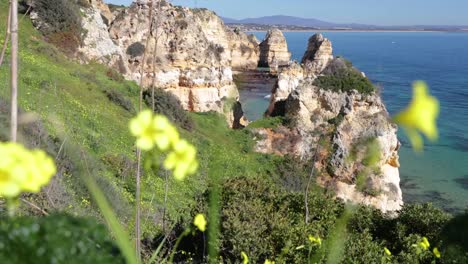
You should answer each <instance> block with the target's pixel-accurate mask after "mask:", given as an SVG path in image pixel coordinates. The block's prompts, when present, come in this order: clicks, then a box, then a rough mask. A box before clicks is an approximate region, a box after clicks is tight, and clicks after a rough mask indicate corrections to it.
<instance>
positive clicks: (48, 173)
mask: <svg viewBox="0 0 468 264" xmlns="http://www.w3.org/2000/svg"><path fill="white" fill-rule="evenodd" d="M26 162H27V163H29V164H35V166H29V167H28V170H29V171H28V174H27V179H26V180H25V181H24V182H23V190H25V191H28V192H39V191H40V189H41V187H42V186H43V185H46V184H47V183H48V182H49V181H50V179H51V178H52V176H53V175H55V173H56V172H57V171H56V168H55V164H54V161H53V160H52V159H51V158H50V157H49V156H47V154H45V152H43V151H41V150H35V151H33V152H31V153H30V156H29V157H27V161H26Z"/></svg>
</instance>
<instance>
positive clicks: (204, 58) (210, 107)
mask: <svg viewBox="0 0 468 264" xmlns="http://www.w3.org/2000/svg"><path fill="white" fill-rule="evenodd" d="M151 8H153V16H154V19H153V21H152V22H151V21H149V18H150V10H151ZM150 24H151V31H150V32H149V26H150ZM109 32H110V36H111V38H112V40H113V41H114V42H115V43H116V44H117V45H118V46H119V47H120V48H121V49H122V50H123V51H124V53H125V57H126V59H125V63H126V64H127V66H128V69H129V71H128V72H124V75H125V76H126V77H127V78H128V79H131V80H135V81H137V82H140V80H141V79H142V77H143V86H144V87H150V86H152V85H153V84H154V85H155V86H156V87H158V88H163V89H165V90H167V91H169V92H171V93H173V94H174V95H176V96H177V97H178V98H179V100H180V102H181V104H182V106H183V107H184V108H185V109H187V110H190V111H195V112H208V111H217V112H224V111H225V107H224V101H225V100H227V99H229V98H232V99H234V100H238V97H239V94H238V91H237V87H236V86H235V84H234V82H233V77H232V67H233V66H235V67H239V68H245V67H249V66H248V65H249V64H252V62H249V60H248V59H246V60H245V61H246V62H245V64H244V65H243V64H242V62H241V60H242V59H244V58H251V60H254V61H255V60H257V59H256V57H257V55H256V54H257V53H258V52H257V49H256V47H255V44H254V40H252V39H251V38H249V37H247V36H246V35H245V34H244V33H240V32H237V33H234V32H231V31H229V30H227V29H226V28H225V26H224V24H223V22H222V20H221V19H220V18H219V17H218V16H216V14H215V13H213V12H211V11H208V10H206V9H189V8H185V7H178V6H173V5H171V4H170V3H168V2H166V1H162V2H161V5H159V2H157V1H155V4H154V5H153V4H152V1H148V0H146V1H145V0H139V1H135V2H134V3H133V4H132V5H131V6H130V7H129V8H127V9H125V10H124V11H122V12H121V13H120V15H118V16H117V17H116V18H115V19H114V20H113V22H112V25H111V27H110V29H109ZM147 36H151V37H150V38H149V39H147ZM238 50H241V56H240V59H241V60H239V56H238ZM242 50H243V51H244V53H243V54H242ZM145 51H146V58H145V61H143V60H144V56H145ZM232 54H234V55H235V56H236V59H235V60H233V59H232V58H233V56H232ZM142 63H143V64H144V67H143V72H141V65H142ZM142 75H143V76H142Z"/></svg>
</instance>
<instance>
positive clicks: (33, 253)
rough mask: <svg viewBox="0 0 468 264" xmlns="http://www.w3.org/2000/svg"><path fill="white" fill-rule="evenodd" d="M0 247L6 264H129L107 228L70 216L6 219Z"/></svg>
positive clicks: (2, 223)
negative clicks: (126, 263)
mask: <svg viewBox="0 0 468 264" xmlns="http://www.w3.org/2000/svg"><path fill="white" fill-rule="evenodd" d="M0 245H1V249H0V259H1V260H2V263H11V264H20V263H76V264H78V263H102V264H105V263H109V264H111V263H122V264H123V263H125V262H124V259H123V258H122V256H121V255H120V252H119V250H118V248H116V246H115V244H114V242H113V241H112V240H111V239H110V237H109V235H108V232H107V230H106V228H105V227H104V226H103V225H100V224H97V223H96V221H95V220H93V219H80V218H76V217H71V216H66V215H51V216H47V217H35V218H32V217H15V218H5V217H4V218H2V219H1V220H0ZM13 252H14V254H13Z"/></svg>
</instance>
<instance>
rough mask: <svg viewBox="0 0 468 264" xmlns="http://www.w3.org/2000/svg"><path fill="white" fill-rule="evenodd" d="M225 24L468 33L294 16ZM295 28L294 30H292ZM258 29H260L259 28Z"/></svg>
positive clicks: (446, 28) (461, 28)
mask: <svg viewBox="0 0 468 264" xmlns="http://www.w3.org/2000/svg"><path fill="white" fill-rule="evenodd" d="M222 19H223V21H224V23H226V24H228V25H249V27H253V26H254V25H259V26H262V27H261V29H263V28H264V27H268V26H282V27H283V28H284V29H288V28H289V29H298V28H301V27H303V28H308V29H310V28H315V29H348V30H351V29H352V30H416V31H428V30H431V31H432V30H433V31H464V32H466V31H468V26H456V25H411V26H376V25H366V24H357V23H333V22H327V21H322V20H318V19H314V18H302V17H294V16H284V15H276V16H264V17H257V18H245V19H233V18H227V17H222ZM291 27H293V28H291ZM257 29H259V28H258V27H257Z"/></svg>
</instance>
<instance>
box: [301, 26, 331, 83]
mask: <svg viewBox="0 0 468 264" xmlns="http://www.w3.org/2000/svg"><path fill="white" fill-rule="evenodd" d="M332 60H333V48H332V43H331V41H330V40H328V39H326V38H324V37H323V36H322V34H315V35H313V36H312V37H311V38H310V39H309V43H308V45H307V50H306V52H305V54H304V56H303V57H302V64H304V69H305V71H306V73H307V75H311V76H317V75H319V74H320V73H321V72H322V71H323V70H324V69H325V68H326V67H327V65H328V63H330V61H332Z"/></svg>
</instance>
